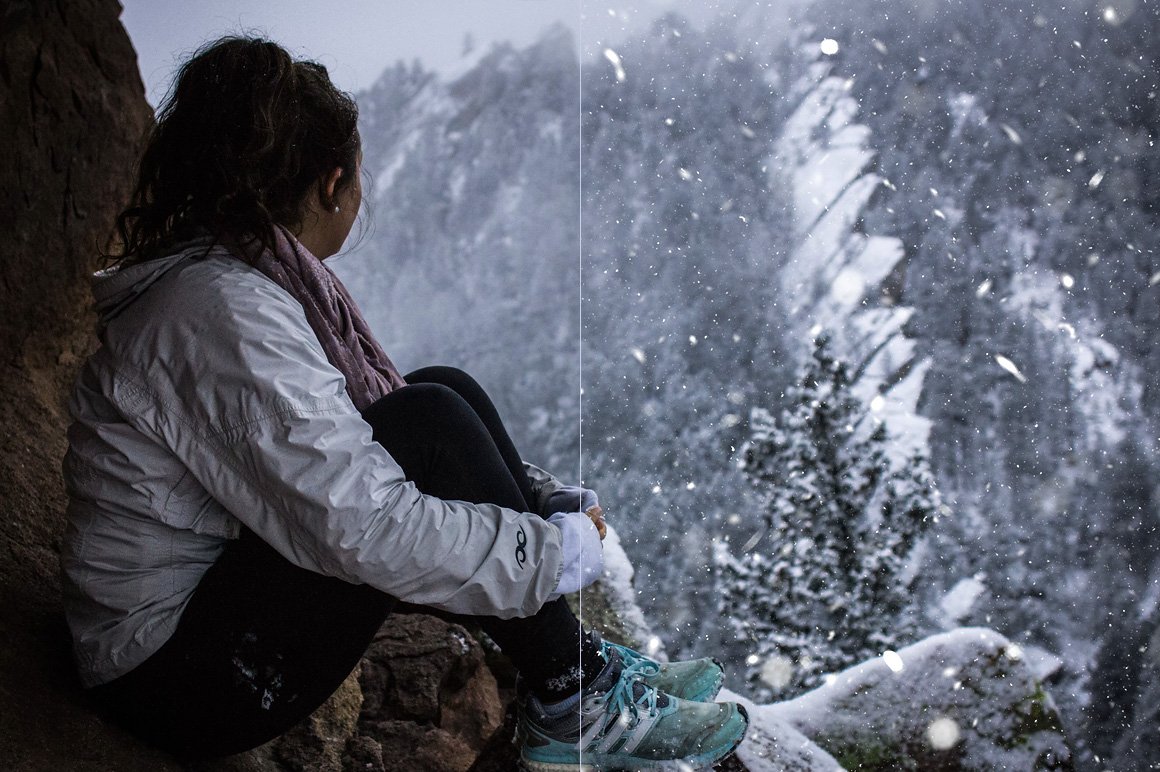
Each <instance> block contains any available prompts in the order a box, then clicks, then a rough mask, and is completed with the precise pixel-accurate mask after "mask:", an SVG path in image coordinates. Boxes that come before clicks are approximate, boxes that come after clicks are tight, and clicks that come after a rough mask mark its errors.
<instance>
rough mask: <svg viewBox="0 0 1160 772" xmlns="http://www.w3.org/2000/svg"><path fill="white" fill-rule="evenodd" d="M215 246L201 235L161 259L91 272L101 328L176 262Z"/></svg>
mask: <svg viewBox="0 0 1160 772" xmlns="http://www.w3.org/2000/svg"><path fill="white" fill-rule="evenodd" d="M215 243H216V241H215V239H214V238H213V237H212V236H203V237H200V238H197V239H194V240H192V241H186V242H183V243H182V244H179V245H178V246H177V247H176V248H175V249H174V251H173V252H172V253H171V254H169V255H166V256H164V257H157V258H153V259H152V260H146V261H145V262H143V263H136V264H134V265H129V266H124V267H122V266H114V267H112V268H108V269H105V270H103V271H97V272H96V273H94V274H93V276H92V292H93V299H94V300H95V301H96V310H97V316H98V320H99V324H100V326H102V327H103V326H105V325H106V324H108V323H109V322H110V321H112V320H113V319H114V318H115V317H116V316H117V314H119V313H121V312H122V311H124V310H125V309H126V308H128V306H129V305H130V304H131V303H132V302H133V301H134V300H136V299H137V298H139V297H141V295H142V294H144V292H145V291H146V290H147V289H149V288H150V287H152V286H153V285H154V284H155V283H156V282H157V280H158V279H160V278H161V277H162V276H164V275H165V274H166V273H168V272H169V271H170V269H172V268H173V267H174V266H176V265H177V264H178V263H180V262H181V261H183V260H185V259H186V258H188V257H194V256H197V257H203V256H205V255H207V254H208V253H209V252H210V250H211V249H212V248H213V247H214V244H215Z"/></svg>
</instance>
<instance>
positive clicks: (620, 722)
mask: <svg viewBox="0 0 1160 772" xmlns="http://www.w3.org/2000/svg"><path fill="white" fill-rule="evenodd" d="M628 722H629V718H628V716H627V715H626V714H624V713H621V714H620V715H619V716H617V717H616V718H615V719H614V720H613V721H612V725H611V728H610V729H609V730H608V734H606V735H604V737H602V738H601V739H600V743H599V744H598V745H597V746H596V747H595V748H593V749H592V751H593V752H595V753H608V752H609V749H610V748H611V747H612V746H613V745H615V744H616V742H617V741H618V740H619V739H620V738H621V737H622V736H623V735H624V733H625V732H627V731H628Z"/></svg>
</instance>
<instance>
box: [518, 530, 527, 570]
mask: <svg viewBox="0 0 1160 772" xmlns="http://www.w3.org/2000/svg"><path fill="white" fill-rule="evenodd" d="M527 546H528V535H527V533H525V532H524V527H523V526H522V525H521V526H520V530H519V533H517V534H516V563H518V564H519V566H520V568H523V567H524V563H527V562H528V551H527V550H526V549H524V547H527Z"/></svg>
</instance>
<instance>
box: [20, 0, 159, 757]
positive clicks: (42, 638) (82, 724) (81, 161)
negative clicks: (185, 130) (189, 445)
mask: <svg viewBox="0 0 1160 772" xmlns="http://www.w3.org/2000/svg"><path fill="white" fill-rule="evenodd" d="M120 12H121V8H120V6H119V5H118V3H117V2H115V0H69V1H68V2H53V3H50V2H40V1H39V0H36V1H33V2H29V1H23V2H22V1H20V0H6V2H3V3H0V158H2V159H3V163H0V222H2V223H4V228H3V232H2V233H0V308H2V309H3V313H2V314H0V422H2V425H3V431H0V500H2V501H3V506H4V512H3V515H2V516H0V619H3V620H4V635H3V637H2V638H0V759H3V760H4V765H5V768H7V769H28V770H39V769H45V770H48V769H82V768H83V769H87V770H106V769H107V770H113V769H142V768H149V769H155V770H167V769H176V766H175V765H173V764H172V763H171V762H170V761H168V760H166V759H165V758H163V757H161V756H159V755H157V754H153V753H151V752H149V751H148V750H145V749H142V748H140V747H139V746H138V745H137V744H136V743H134V742H133V741H132V740H130V739H129V738H127V737H125V736H124V735H122V734H120V733H118V732H116V731H115V730H113V729H111V728H110V727H108V726H106V725H104V724H103V723H102V722H101V721H99V720H98V719H96V718H95V717H94V716H93V714H92V713H91V712H90V711H89V710H88V709H87V708H86V707H85V706H84V704H83V701H82V699H81V697H80V690H79V687H78V686H77V684H76V682H75V678H74V676H73V674H72V673H73V670H72V666H71V663H70V655H69V651H68V636H67V633H66V631H65V629H64V626H63V622H62V620H61V614H60V602H59V598H58V596H59V589H58V584H57V580H56V563H57V560H56V544H57V539H58V534H59V532H60V528H61V523H62V519H61V518H62V513H63V511H64V492H63V490H62V487H61V480H60V459H61V457H62V456H63V454H64V441H65V440H64V436H65V427H66V423H67V422H66V417H65V410H64V397H65V394H66V392H67V388H68V385H69V384H70V383H71V381H72V379H73V377H74V374H75V369H76V365H77V364H78V363H79V362H80V360H81V359H82V357H83V356H84V355H85V354H86V353H87V352H88V351H89V350H90V348H91V346H92V333H91V329H92V317H91V315H90V312H89V295H88V289H87V280H86V277H87V275H88V274H89V273H90V272H91V271H92V270H93V268H94V267H95V266H96V264H97V254H98V251H99V248H100V247H102V246H103V245H104V244H105V243H106V239H107V238H108V236H109V233H110V231H111V229H112V224H113V218H114V216H115V215H116V212H117V209H118V207H119V206H120V205H121V204H123V203H124V202H125V201H126V200H127V199H128V195H129V190H130V186H131V178H132V173H133V167H134V165H135V163H136V159H137V155H138V151H139V148H140V142H141V140H142V138H143V136H144V134H145V131H146V129H147V128H148V126H149V122H150V120H151V115H152V113H151V111H150V109H149V105H148V104H147V103H146V101H145V92H144V88H143V86H142V85H141V78H140V76H139V75H138V72H137V59H136V54H135V53H134V52H133V48H132V46H131V45H130V44H129V38H128V36H127V35H126V34H125V30H124V29H123V28H122V27H121V24H120V22H119V21H118V17H119V15H120Z"/></svg>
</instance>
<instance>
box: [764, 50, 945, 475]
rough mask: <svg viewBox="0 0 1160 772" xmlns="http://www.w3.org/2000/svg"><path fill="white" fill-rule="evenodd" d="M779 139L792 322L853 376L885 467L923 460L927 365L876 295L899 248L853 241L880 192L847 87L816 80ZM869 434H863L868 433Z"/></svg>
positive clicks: (887, 303)
mask: <svg viewBox="0 0 1160 772" xmlns="http://www.w3.org/2000/svg"><path fill="white" fill-rule="evenodd" d="M819 76H820V81H819V82H818V83H817V84H816V86H815V87H814V88H813V89H812V90H811V91H810V92H809V93H808V94H806V95H805V96H804V97H803V98H802V101H801V103H800V104H799V106H798V108H797V109H796V110H795V111H794V114H793V115H792V116H791V117H790V118H789V120H788V121H787V122H786V125H785V128H784V130H783V132H782V134H781V136H780V137H779V139H778V148H777V152H776V159H775V162H774V163H773V164H771V169H772V170H773V171H772V172H771V173H776V174H779V175H782V176H787V173H788V177H789V179H790V180H792V182H793V189H794V190H793V192H794V218H795V223H794V232H795V235H796V239H797V243H796V246H795V248H794V250H793V252H792V253H791V255H790V256H789V259H788V261H787V264H786V265H785V266H784V267H783V268H782V270H781V271H780V274H779V281H780V286H781V288H782V292H783V293H784V296H785V299H786V306H787V307H788V308H790V309H791V313H792V315H793V317H794V320H795V322H796V323H797V324H798V325H799V326H800V329H801V330H802V331H803V332H804V331H806V330H811V331H813V330H827V331H829V332H830V333H831V335H832V338H833V340H834V342H835V353H837V354H838V355H839V356H841V357H842V358H843V359H845V360H847V362H849V364H850V366H851V370H852V371H853V372H854V373H855V374H856V382H855V383H854V384H853V391H854V393H855V394H856V395H857V396H858V398H859V399H860V400H862V401H863V403H864V404H866V405H868V406H871V409H872V412H873V414H874V417H875V419H876V423H875V424H874V425H877V423H878V422H885V423H886V426H887V429H888V431H889V434H890V438H891V447H890V451H889V452H890V457H891V459H892V460H893V461H895V462H896V463H905V462H906V461H907V460H908V459H909V458H910V457H911V456H913V455H914V454H916V453H924V452H925V451H926V447H927V439H928V437H929V434H930V422H929V421H928V420H926V419H925V418H922V417H920V416H919V415H918V410H917V406H918V400H919V397H920V395H921V393H922V386H923V379H924V377H925V375H926V372H927V370H928V369H929V362H927V361H921V360H919V359H917V356H916V351H915V348H916V347H915V344H914V342H913V341H912V340H910V339H909V338H907V337H906V335H905V334H904V332H903V326H904V325H905V324H906V322H907V321H908V320H909V319H910V317H911V315H912V310H911V309H909V308H905V307H902V306H896V305H894V303H893V301H892V300H891V299H889V298H886V297H884V296H883V295H882V288H883V287H884V286H886V285H887V284H888V283H889V281H890V277H891V275H892V274H894V273H895V272H896V271H898V269H899V266H900V264H901V263H902V261H903V260H904V259H905V252H904V250H903V246H902V242H901V241H900V240H898V239H897V238H893V237H888V236H879V235H868V234H865V233H862V232H861V231H860V221H861V218H862V214H863V211H864V210H865V208H866V206H867V205H868V204H869V203H870V202H871V199H872V198H873V196H874V195H875V193H876V192H877V191H878V189H879V188H880V187H881V186H882V185H883V184H884V183H883V180H882V179H881V178H880V177H879V176H878V175H876V174H873V173H867V172H866V168H867V167H868V166H869V164H870V162H871V161H872V160H873V157H874V153H873V152H872V151H871V150H870V149H869V146H870V137H869V132H868V131H867V130H866V128H865V127H863V126H860V125H858V124H856V123H855V122H854V121H855V118H856V116H857V112H858V106H857V102H856V101H855V100H853V99H852V98H851V96H850V94H849V87H848V83H847V81H844V80H842V79H840V78H836V77H832V76H829V77H827V76H825V75H822V74H821V73H819ZM872 428H873V426H870V425H867V427H866V429H867V430H871V429H872Z"/></svg>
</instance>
